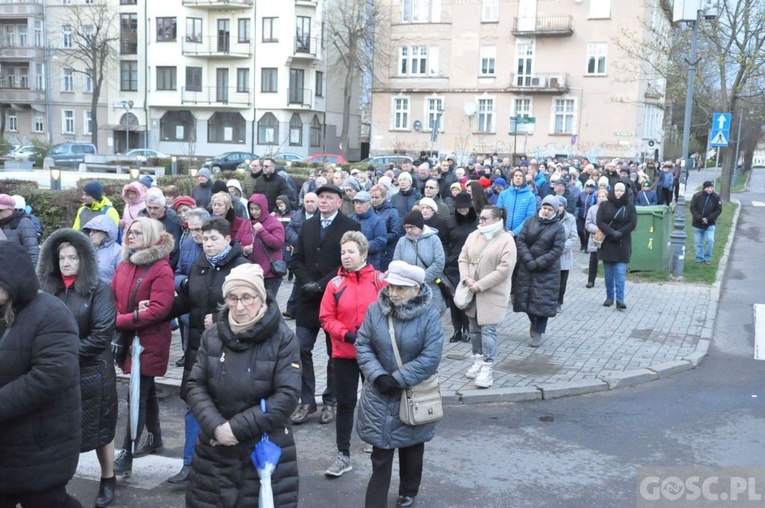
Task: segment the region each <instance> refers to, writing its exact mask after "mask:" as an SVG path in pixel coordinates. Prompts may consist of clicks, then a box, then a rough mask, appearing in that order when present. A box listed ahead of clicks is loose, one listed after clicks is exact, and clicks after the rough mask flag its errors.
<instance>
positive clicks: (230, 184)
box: [226, 178, 244, 196]
mask: <svg viewBox="0 0 765 508" xmlns="http://www.w3.org/2000/svg"><path fill="white" fill-rule="evenodd" d="M226 187H233V188H235V189H236V190H238V191H239V195H240V196H241V195H242V194H244V192H243V191H242V184H241V183H239V180H237V179H236V178H233V179H231V180H229V181H228V182H226Z"/></svg>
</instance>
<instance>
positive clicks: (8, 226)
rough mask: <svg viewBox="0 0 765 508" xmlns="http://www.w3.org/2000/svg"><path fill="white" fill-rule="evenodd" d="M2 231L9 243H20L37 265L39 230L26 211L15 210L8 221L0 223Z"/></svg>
mask: <svg viewBox="0 0 765 508" xmlns="http://www.w3.org/2000/svg"><path fill="white" fill-rule="evenodd" d="M0 229H2V230H3V233H4V234H5V236H6V238H7V239H8V241H9V242H14V243H18V244H19V245H21V246H22V247H24V248H25V249H26V250H27V254H28V255H29V257H30V259H31V260H32V264H33V265H36V264H37V255H38V254H39V252H40V247H39V245H38V243H37V230H36V229H35V225H34V224H33V223H32V221H31V220H30V219H29V217H27V216H26V214H25V213H24V210H15V211H14V212H13V214H12V215H11V216H9V217H8V218H7V219H5V220H4V221H0Z"/></svg>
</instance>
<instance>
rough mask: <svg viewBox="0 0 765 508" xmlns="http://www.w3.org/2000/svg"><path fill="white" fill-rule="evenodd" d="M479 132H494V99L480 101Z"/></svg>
mask: <svg viewBox="0 0 765 508" xmlns="http://www.w3.org/2000/svg"><path fill="white" fill-rule="evenodd" d="M476 130H477V131H478V132H494V99H478V129H476Z"/></svg>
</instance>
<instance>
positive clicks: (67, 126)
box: [61, 109, 74, 134]
mask: <svg viewBox="0 0 765 508" xmlns="http://www.w3.org/2000/svg"><path fill="white" fill-rule="evenodd" d="M61 128H62V131H63V133H64V134H74V110H72V109H64V110H62V111H61Z"/></svg>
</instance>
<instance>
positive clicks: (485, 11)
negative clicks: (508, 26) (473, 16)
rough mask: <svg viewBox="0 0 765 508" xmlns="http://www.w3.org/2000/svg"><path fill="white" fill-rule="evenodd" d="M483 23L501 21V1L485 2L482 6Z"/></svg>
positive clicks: (485, 0)
mask: <svg viewBox="0 0 765 508" xmlns="http://www.w3.org/2000/svg"><path fill="white" fill-rule="evenodd" d="M481 21H483V22H487V21H499V0H483V2H482V4H481Z"/></svg>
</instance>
